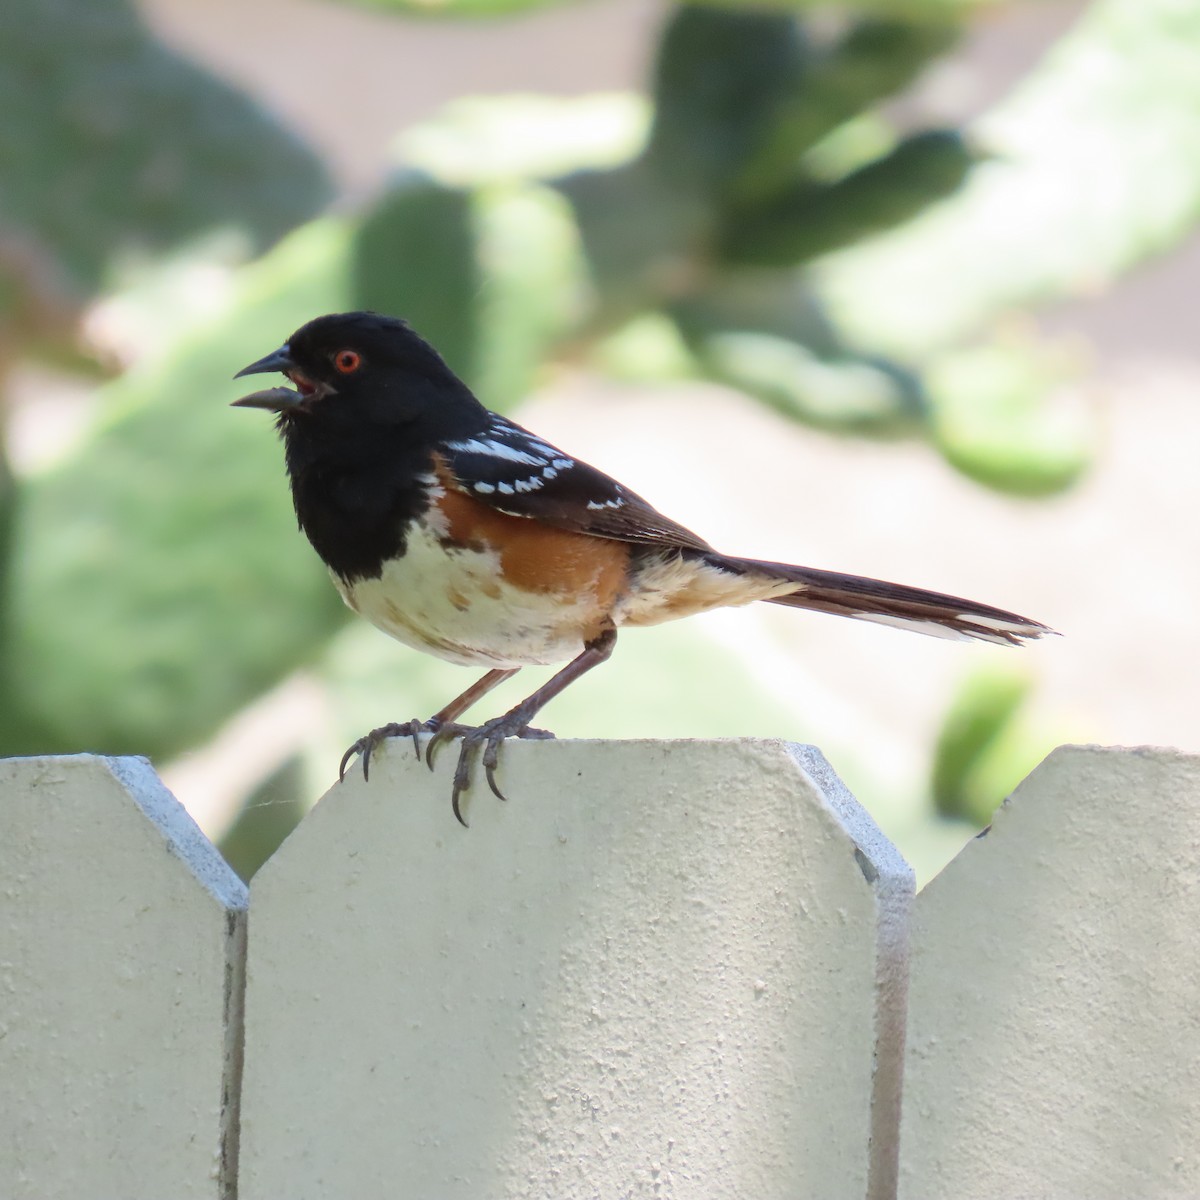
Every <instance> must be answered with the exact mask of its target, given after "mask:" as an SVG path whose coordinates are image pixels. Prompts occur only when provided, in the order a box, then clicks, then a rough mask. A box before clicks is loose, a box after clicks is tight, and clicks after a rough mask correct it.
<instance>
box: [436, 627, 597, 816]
mask: <svg viewBox="0 0 1200 1200" xmlns="http://www.w3.org/2000/svg"><path fill="white" fill-rule="evenodd" d="M616 644H617V631H616V630H615V629H606V630H605V631H604V632H603V633H602V634H600V635H599V636H598V637H596V638H593V639H592V641H590V642H587V643H586V644H585V645H584V648H583V653H582V654H580V655H579V656H578V657H576V658H573V659H572V660H571V661H570V662H569V663H567V665H566V666H565V667H563V669H562V670H561V671H559V672H558V673H557V674H556V675H552V676H551V677H550V678H549V679H548V680H546V682H545V683H544V684H542V686H541V687H540V688H538V689H537V691H536V692H533V693H532V694H531V695H529V696H526V697H525V699H524V700H522V701H521V703H520V704H518V705H516V706H515V707H514V708H510V709H509V710H508V712H506V713H505V714H504V715H503V716H499V717H493V718H492V719H491V720H490V721H485V722H484V723H483V724H482V725H480V726H478V727H476V728H472V729H463V728H461V727H459V728H458V729H456V731H455V732H456V733H458V734H459V735H460V736H461V737H462V748H461V749H460V750H459V753H458V765H457V766H456V767H455V769H454V791H453V796H452V798H451V807H452V808H453V809H454V815H455V816H456V817H457V818H458V821H459V823H460V824H462V825H466V821H464V820H463V816H462V811H461V809H460V808H459V798H460V797H461V795H462V793H463V792H465V791H466V790H467V788H468V787H470V785H471V765H472V761H473V759H474V757H475V755H476V754H477V753H478V751H479V748H480V747H481V746H482V747H483V755H482V760H483V767H484V771H485V773H486V775H487V781H488V787H490V788H491V789H492V792H493V793H494V794H495V795H496V796H497V797H498V798H499V799H501V800H503V799H504V795H503V793H502V792H501V791H500V789H499V787H497V786H496V765H497V762H498V760H499V754H500V745H501V743H502V742H503V741H504V739H505V738H510V737H520V736H522V735H533V736H547V735H545V734H543V733H542V732H541V731H534V730H531V729H530V728H529V722H530V721H532V720H533V718H534V717H535V716H536V715H537V713H538V712H539V711H540V710H541V709H542V708H544V707H545V706H546V705H547V704H548V703H549V702H550V701H551V700H553V699H554V697H555V696H557V695H558V694H559V692H561V691H562V690H563V689H564V688H566V687H568V686H569V685H570V684H572V683H574V682H575V680H577V679H578V678H579V677H580V676H581V675H584V674H586V673H587V672H588V671H590V670H591V669H592V668H593V667H598V666H599V665H600V664H601V663H602V662H604V661H605V660H606V659H607V658H608V657H609V655H610V654H612V652H613V647H614V646H615V645H616ZM428 757H429V756H428V752H427V753H426V759H428Z"/></svg>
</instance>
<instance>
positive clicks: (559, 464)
mask: <svg viewBox="0 0 1200 1200" xmlns="http://www.w3.org/2000/svg"><path fill="white" fill-rule="evenodd" d="M550 465H551V466H552V467H554V469H555V470H557V471H565V470H566V469H567V468H568V467H573V466H574V465H575V464H574V462H572V460H571V459H569V458H556V459H555V460H554V461H553V462H552V463H551V464H550Z"/></svg>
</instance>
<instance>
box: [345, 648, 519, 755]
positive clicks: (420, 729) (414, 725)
mask: <svg viewBox="0 0 1200 1200" xmlns="http://www.w3.org/2000/svg"><path fill="white" fill-rule="evenodd" d="M520 669H521V668H520V667H499V668H497V669H496V670H494V671H489V672H488V673H487V674H486V675H485V676H484V677H483V678H482V679H478V680H476V681H475V682H474V683H473V684H471V686H470V687H469V688H467V690H466V691H465V692H463V693H462V695H460V696H455V698H454V699H453V700H451V701H450V703H449V704H447V705H446V707H445V708H443V709H441V710H440V711H438V712H436V713H434V714H433V716H432V717H430V718H429V720H428V721H418V720H417V719H416V718H414V719H413V720H411V721H399V722H393V723H391V724H390V725H381V726H380V727H379V728H378V729H372V730H371V732H370V733H367V734H364V735H363V736H362V737H360V738H359V739H358V741H357V742H355V743H354V745H352V746H351V747H350V748H349V749H348V750H347V751H346V753H345V754H343V755H342V761H341V764H340V765H339V766H338V778H339V779H344V778H345V775H346V764H347V763H348V762H349V761H350V760H351V758H353V757H354V755H356V754H361V755H362V769H363V779H368V778H370V776H369V774H368V772H369V770H370V764H371V755H372V754H374V753H375V751H376V750H377V749H378V748H379V746H380V745H381V744H382V743H383V742H384V741H385V740H386V739H387V738H391V737H410V738H412V743H413V749H414V750H416V752H417V761H418V762H419V761H420V759H421V743H420V741H418V736H417V735H418V734H421V733H429V732H432V733H433V738H432V739H431V741H430V743H429V746H427V747H426V750H425V755H426V757H427V758H428V756H429V750H430V748H431V747H432V746H433V744H434V742H435V741H437V740H438V738H439V737H440V736H443V730H447V729H448V730H454V729H456V728H458V727H457V726H456V725H454V724H453V722H454V720H455V718H456V717H461V716H462V714H463V713H465V712H466V711H467V709H468V708H470V707H471V705H472V704H474V703H475V702H476V701H477V700H481V699H482V698H483V697H484V696H486V695H487V694H488V692H490V691H491V690H492V688H494V687H497V686H498V685H500V684H501V683H503V682H504V681H505V680H506V679H509V678H511V677H512V676H513V675H515V674H516V673H517V672H518V671H519V670H520ZM450 736H453V734H452V733H451V735H450Z"/></svg>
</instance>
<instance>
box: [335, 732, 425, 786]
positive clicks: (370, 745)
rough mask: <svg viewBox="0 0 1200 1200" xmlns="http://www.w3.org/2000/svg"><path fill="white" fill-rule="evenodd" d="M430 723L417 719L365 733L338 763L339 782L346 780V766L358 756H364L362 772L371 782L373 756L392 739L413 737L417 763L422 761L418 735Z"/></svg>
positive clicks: (364, 777) (365, 778)
mask: <svg viewBox="0 0 1200 1200" xmlns="http://www.w3.org/2000/svg"><path fill="white" fill-rule="evenodd" d="M428 726H429V722H428V721H418V720H417V719H416V718H415V717H414V718H413V719H412V720H411V721H404V722H401V723H399V724H397V723H394V722H393V723H392V724H390V725H381V726H380V727H379V728H378V729H372V730H371V732H370V733H364V734H363V736H362V737H360V738H359V739H358V741H356V742H354V743H353V744H352V745H351V746H350V747H348V748H347V750H346V753H345V754H343V755H342V761H341V762H340V763H338V780H339V781H341V780H343V779H345V778H346V766H347V764H348V763H349V762H350V760H351V759H352V758H353V757H354V756H355V755H356V754H360V755H362V771H363V779H364V780H368V781H369V780H370V778H371V773H370V772H371V755H372V754H374V753H375V751H376V750H378V749H379V747H380V746H382V745H383V743H384V742H386V741H387V739H388V738H392V737H411V738H412V744H413V749H414V750H415V751H416V752H417V762H420V761H421V743H420V741H419V739H418V735H419V734H420V733H422V732H424V730H425V729H426V728H428Z"/></svg>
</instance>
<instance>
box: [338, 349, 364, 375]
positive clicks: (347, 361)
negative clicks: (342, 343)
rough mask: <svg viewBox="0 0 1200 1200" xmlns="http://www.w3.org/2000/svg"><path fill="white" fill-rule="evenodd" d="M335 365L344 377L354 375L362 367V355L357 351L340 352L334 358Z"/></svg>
mask: <svg viewBox="0 0 1200 1200" xmlns="http://www.w3.org/2000/svg"><path fill="white" fill-rule="evenodd" d="M333 365H334V366H335V367H337V369H338V370H339V371H341V373H342V374H343V375H353V374H354V372H355V371H357V370H358V368H359V367H361V366H362V355H361V354H359V352H358V351H357V350H339V351H338V352H337V353H336V354H335V355H334V356H333Z"/></svg>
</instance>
